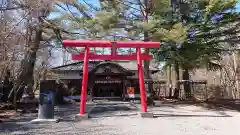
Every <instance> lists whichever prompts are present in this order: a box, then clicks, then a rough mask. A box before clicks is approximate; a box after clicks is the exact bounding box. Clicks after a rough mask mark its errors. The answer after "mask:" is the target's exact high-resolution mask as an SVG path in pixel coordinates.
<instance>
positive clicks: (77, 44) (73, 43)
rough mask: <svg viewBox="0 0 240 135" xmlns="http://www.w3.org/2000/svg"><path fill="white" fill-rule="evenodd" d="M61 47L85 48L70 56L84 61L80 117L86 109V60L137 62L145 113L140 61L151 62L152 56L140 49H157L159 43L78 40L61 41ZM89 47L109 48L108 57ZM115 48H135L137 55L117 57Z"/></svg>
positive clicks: (142, 104)
mask: <svg viewBox="0 0 240 135" xmlns="http://www.w3.org/2000/svg"><path fill="white" fill-rule="evenodd" d="M63 47H85V50H84V53H80V54H72V59H73V60H84V63H83V78H82V91H81V103H80V115H84V114H85V109H86V95H87V84H88V60H89V59H91V60H137V63H138V76H139V86H140V87H139V88H140V96H141V106H142V108H141V109H142V112H143V113H145V112H147V104H146V90H145V86H144V74H143V69H142V60H151V59H152V56H151V55H149V54H146V53H141V48H159V47H160V43H159V42H142V41H138V42H110V41H80V40H63ZM90 47H93V48H95V47H102V48H111V54H110V55H98V54H96V53H91V52H90V51H89V48H90ZM117 48H136V50H137V53H134V54H127V55H119V54H117Z"/></svg>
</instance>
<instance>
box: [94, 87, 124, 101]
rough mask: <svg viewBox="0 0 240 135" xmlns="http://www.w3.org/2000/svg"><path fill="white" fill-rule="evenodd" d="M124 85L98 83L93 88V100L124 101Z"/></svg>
mask: <svg viewBox="0 0 240 135" xmlns="http://www.w3.org/2000/svg"><path fill="white" fill-rule="evenodd" d="M122 89H123V86H122V83H97V84H95V85H94V88H93V99H119V100H121V99H122V94H123V91H122Z"/></svg>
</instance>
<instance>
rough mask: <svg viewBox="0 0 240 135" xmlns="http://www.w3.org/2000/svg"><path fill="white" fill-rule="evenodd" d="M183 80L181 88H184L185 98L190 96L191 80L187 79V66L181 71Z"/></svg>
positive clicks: (188, 77) (188, 76)
mask: <svg viewBox="0 0 240 135" xmlns="http://www.w3.org/2000/svg"><path fill="white" fill-rule="evenodd" d="M183 80H184V84H183V88H184V93H185V96H186V98H191V97H192V92H191V82H190V81H189V80H190V75H189V71H188V69H187V68H185V70H184V72H183Z"/></svg>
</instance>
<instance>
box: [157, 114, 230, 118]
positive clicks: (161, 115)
mask: <svg viewBox="0 0 240 135" xmlns="http://www.w3.org/2000/svg"><path fill="white" fill-rule="evenodd" d="M158 117H175V118H176V117H232V116H230V115H226V114H225V115H188V114H186V115H184V114H154V118H158Z"/></svg>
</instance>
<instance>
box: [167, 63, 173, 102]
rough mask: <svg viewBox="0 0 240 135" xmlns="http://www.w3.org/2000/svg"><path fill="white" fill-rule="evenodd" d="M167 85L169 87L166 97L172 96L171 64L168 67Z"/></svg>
mask: <svg viewBox="0 0 240 135" xmlns="http://www.w3.org/2000/svg"><path fill="white" fill-rule="evenodd" d="M167 70H168V87H169V95H168V97H169V98H171V97H172V65H169V67H168V69H167Z"/></svg>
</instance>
